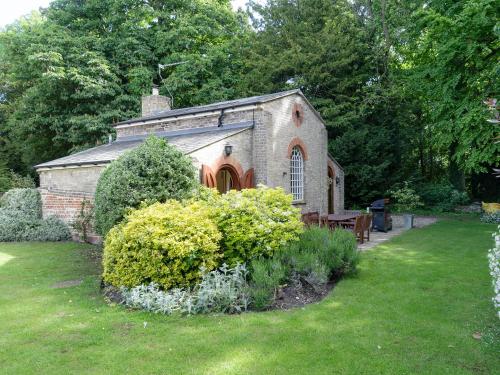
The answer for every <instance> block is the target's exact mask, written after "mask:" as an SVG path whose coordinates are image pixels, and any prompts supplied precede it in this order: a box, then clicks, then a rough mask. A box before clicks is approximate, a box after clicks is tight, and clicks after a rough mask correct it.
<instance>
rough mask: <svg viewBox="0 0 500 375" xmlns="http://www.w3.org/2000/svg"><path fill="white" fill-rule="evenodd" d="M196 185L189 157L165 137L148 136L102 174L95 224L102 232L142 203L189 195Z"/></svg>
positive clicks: (104, 233)
mask: <svg viewBox="0 0 500 375" xmlns="http://www.w3.org/2000/svg"><path fill="white" fill-rule="evenodd" d="M196 185H197V181H196V179H195V168H194V166H193V164H192V161H191V159H190V158H189V157H187V156H185V155H184V154H183V153H182V152H180V151H179V150H177V149H176V148H175V147H173V146H171V145H169V144H168V143H167V141H165V140H164V139H160V138H157V137H149V138H148V139H146V141H145V142H144V143H143V144H142V145H140V146H139V147H137V148H136V149H134V150H131V151H129V152H127V153H125V154H124V155H122V156H121V157H120V158H118V159H117V160H115V161H114V162H112V163H111V164H110V165H109V167H108V168H106V170H105V171H104V172H103V173H102V175H101V177H100V178H99V182H98V183H97V189H96V194H95V203H94V204H95V226H96V230H97V232H98V233H99V234H101V235H103V236H104V235H106V233H107V232H108V231H109V230H110V229H111V228H112V227H113V226H114V225H115V224H117V223H118V222H119V221H120V220H122V219H123V217H124V215H125V213H126V211H127V210H128V209H130V208H137V207H139V205H140V204H141V202H144V201H145V202H147V203H154V202H165V201H167V200H168V199H183V198H186V197H188V196H189V195H190V194H191V193H192V191H193V189H194V187H195V186H196Z"/></svg>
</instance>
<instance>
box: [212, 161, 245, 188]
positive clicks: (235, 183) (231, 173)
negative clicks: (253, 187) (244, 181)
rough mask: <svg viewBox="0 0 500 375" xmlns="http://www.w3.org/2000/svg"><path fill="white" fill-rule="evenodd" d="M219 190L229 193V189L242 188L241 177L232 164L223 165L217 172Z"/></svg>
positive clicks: (216, 179) (216, 178)
mask: <svg viewBox="0 0 500 375" xmlns="http://www.w3.org/2000/svg"><path fill="white" fill-rule="evenodd" d="M215 181H216V187H217V190H218V191H219V192H220V193H221V194H224V193H227V192H228V191H229V190H233V189H236V190H240V188H241V187H240V178H239V177H238V173H237V172H236V170H235V169H234V168H233V167H232V166H230V165H223V166H221V167H220V168H219V170H218V171H217V173H216V174H215Z"/></svg>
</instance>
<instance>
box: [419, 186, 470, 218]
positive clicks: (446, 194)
mask: <svg viewBox="0 0 500 375" xmlns="http://www.w3.org/2000/svg"><path fill="white" fill-rule="evenodd" d="M418 193H419V194H420V196H421V198H422V201H423V203H424V205H425V206H426V207H428V208H431V209H433V210H436V211H445V212H449V211H453V210H454V209H455V207H457V206H459V205H464V204H467V203H468V202H469V197H468V196H467V193H465V192H459V191H458V190H456V189H454V188H453V186H452V185H451V184H450V183H447V182H438V183H435V182H433V183H426V184H423V185H421V186H420V187H419V188H418Z"/></svg>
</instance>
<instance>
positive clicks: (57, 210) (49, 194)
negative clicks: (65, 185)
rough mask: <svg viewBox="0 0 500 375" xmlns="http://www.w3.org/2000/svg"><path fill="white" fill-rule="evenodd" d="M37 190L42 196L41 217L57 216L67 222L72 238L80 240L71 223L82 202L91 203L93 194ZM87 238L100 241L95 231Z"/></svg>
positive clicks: (95, 241)
mask: <svg viewBox="0 0 500 375" xmlns="http://www.w3.org/2000/svg"><path fill="white" fill-rule="evenodd" d="M38 190H39V191H40V195H41V196H42V207H43V217H44V218H46V217H48V216H56V217H58V218H59V219H61V220H62V221H64V222H65V223H66V224H68V226H69V229H70V231H71V234H72V236H73V240H75V241H78V240H80V236H79V234H78V232H77V231H75V230H74V229H73V227H72V223H73V220H74V219H75V217H76V216H77V215H78V213H79V212H80V209H81V207H82V202H83V201H84V200H87V201H89V202H90V203H91V204H92V203H93V201H94V195H93V194H89V193H85V192H73V191H49V190H47V189H43V188H39V189H38ZM88 240H89V241H90V242H91V243H100V242H101V237H99V236H98V235H97V234H95V233H90V234H89V236H88Z"/></svg>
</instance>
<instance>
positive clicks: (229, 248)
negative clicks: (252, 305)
mask: <svg viewBox="0 0 500 375" xmlns="http://www.w3.org/2000/svg"><path fill="white" fill-rule="evenodd" d="M205 195H206V196H205V199H206V200H207V203H208V204H209V205H211V206H213V207H214V208H215V210H214V219H215V220H216V221H217V225H218V227H219V230H220V231H221V233H222V241H221V248H222V251H223V253H224V262H226V263H227V264H229V265H230V266H234V265H235V264H237V263H246V262H248V261H250V260H252V259H255V258H258V257H260V256H266V257H270V256H272V255H273V254H274V253H275V252H276V251H278V250H279V249H281V248H283V247H285V246H287V245H288V244H290V243H291V242H293V241H296V240H297V239H298V237H299V235H300V233H302V231H303V224H302V222H301V220H300V210H299V209H298V208H295V207H293V206H292V196H291V195H290V194H286V193H285V191H284V190H283V189H282V188H267V187H264V186H259V187H258V188H256V189H245V190H241V191H236V190H231V191H230V192H228V193H226V194H224V195H219V194H217V193H215V192H212V194H210V193H208V194H207V193H205Z"/></svg>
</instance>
